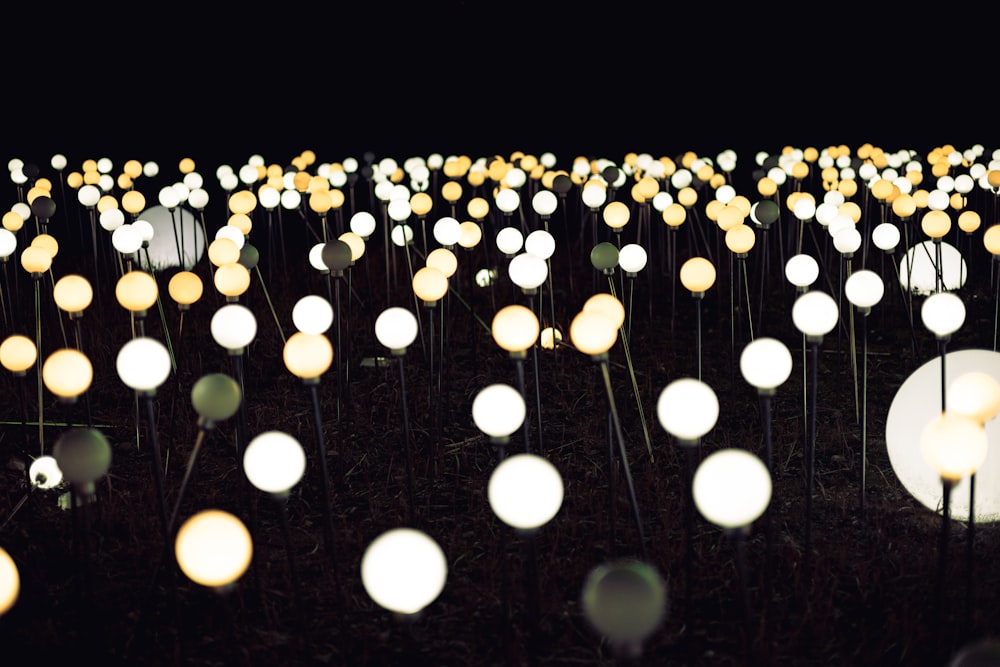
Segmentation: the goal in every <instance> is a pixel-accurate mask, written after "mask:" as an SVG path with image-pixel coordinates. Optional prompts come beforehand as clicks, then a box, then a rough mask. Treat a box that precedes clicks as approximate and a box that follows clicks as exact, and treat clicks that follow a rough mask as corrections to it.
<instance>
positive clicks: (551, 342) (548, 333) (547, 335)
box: [538, 327, 562, 350]
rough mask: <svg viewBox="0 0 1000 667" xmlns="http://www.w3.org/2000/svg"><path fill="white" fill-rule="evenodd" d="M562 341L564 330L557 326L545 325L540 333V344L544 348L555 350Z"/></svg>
mask: <svg viewBox="0 0 1000 667" xmlns="http://www.w3.org/2000/svg"><path fill="white" fill-rule="evenodd" d="M560 343H562V332H561V331H559V329H557V328H555V327H545V328H543V329H542V331H541V333H539V334H538V344H539V345H541V347H542V349H543V350H554V349H556V346H557V345H559V344H560Z"/></svg>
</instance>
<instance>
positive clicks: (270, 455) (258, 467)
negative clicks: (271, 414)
mask: <svg viewBox="0 0 1000 667" xmlns="http://www.w3.org/2000/svg"><path fill="white" fill-rule="evenodd" d="M305 470H306V454H305V450H303V448H302V444H301V443H300V442H299V441H298V440H297V439H295V438H294V437H292V436H291V435H289V434H288V433H285V432H283V431H265V432H263V433H260V434H258V435H256V436H254V438H253V439H252V440H250V442H249V443H247V446H246V449H244V450H243V472H244V474H246V476H247V479H248V480H249V481H250V483H251V484H253V486H254V488H256V489H259V490H261V491H263V492H265V493H270V494H273V495H276V496H284V495H287V494H288V492H289V491H290V490H291V489H292V487H294V486H295V485H296V484H298V483H299V481H300V480H301V479H302V476H303V474H305Z"/></svg>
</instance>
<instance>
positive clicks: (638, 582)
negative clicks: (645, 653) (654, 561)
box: [581, 559, 668, 658]
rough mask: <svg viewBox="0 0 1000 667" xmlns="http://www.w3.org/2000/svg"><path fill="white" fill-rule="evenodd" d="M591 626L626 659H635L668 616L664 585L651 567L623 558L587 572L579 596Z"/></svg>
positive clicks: (657, 573)
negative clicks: (646, 641)
mask: <svg viewBox="0 0 1000 667" xmlns="http://www.w3.org/2000/svg"><path fill="white" fill-rule="evenodd" d="M581 606H582V607H583V613H584V616H585V617H586V619H587V621H588V622H589V623H590V625H591V627H593V629H594V630H595V631H596V632H597V633H599V634H600V635H601V636H602V637H607V639H608V641H609V642H610V643H611V644H612V645H614V646H615V648H616V650H617V651H618V652H619V653H621V654H623V655H626V656H629V657H633V658H637V657H639V656H640V655H641V654H642V644H643V642H644V641H645V640H646V639H648V638H649V637H650V636H651V635H652V634H653V633H654V632H656V630H657V629H658V628H659V627H660V625H661V624H662V623H663V619H664V617H665V616H666V615H667V608H668V600H667V585H666V583H665V582H664V580H663V578H662V577H661V576H660V574H659V572H658V571H657V570H656V568H654V567H653V566H652V565H649V564H648V563H644V562H642V561H638V560H632V559H624V560H618V561H614V562H611V563H605V564H603V565H598V566H597V567H595V568H594V569H592V570H591V571H590V573H589V574H588V575H587V578H586V580H585V581H584V584H583V592H582V595H581Z"/></svg>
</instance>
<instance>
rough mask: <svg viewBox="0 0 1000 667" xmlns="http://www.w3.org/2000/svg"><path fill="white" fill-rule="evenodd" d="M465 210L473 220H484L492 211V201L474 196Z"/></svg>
mask: <svg viewBox="0 0 1000 667" xmlns="http://www.w3.org/2000/svg"><path fill="white" fill-rule="evenodd" d="M465 210H466V211H468V212H469V216H470V217H471V218H472V219H473V220H482V219H483V218H485V217H486V216H487V215H489V212H490V203H489V202H488V201H486V200H485V199H483V198H482V197H473V198H472V199H470V200H469V203H468V205H467V206H466V207H465Z"/></svg>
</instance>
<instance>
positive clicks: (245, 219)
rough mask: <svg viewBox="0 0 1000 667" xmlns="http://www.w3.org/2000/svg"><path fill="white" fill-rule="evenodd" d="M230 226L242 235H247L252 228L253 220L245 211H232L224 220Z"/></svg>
mask: <svg viewBox="0 0 1000 667" xmlns="http://www.w3.org/2000/svg"><path fill="white" fill-rule="evenodd" d="M226 224H227V225H229V226H230V227H235V228H236V229H237V230H239V232H240V234H242V235H243V236H249V234H250V230H251V229H253V220H251V219H250V216H249V215H247V214H246V213H233V214H232V215H231V216H229V220H228V221H227V222H226Z"/></svg>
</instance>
